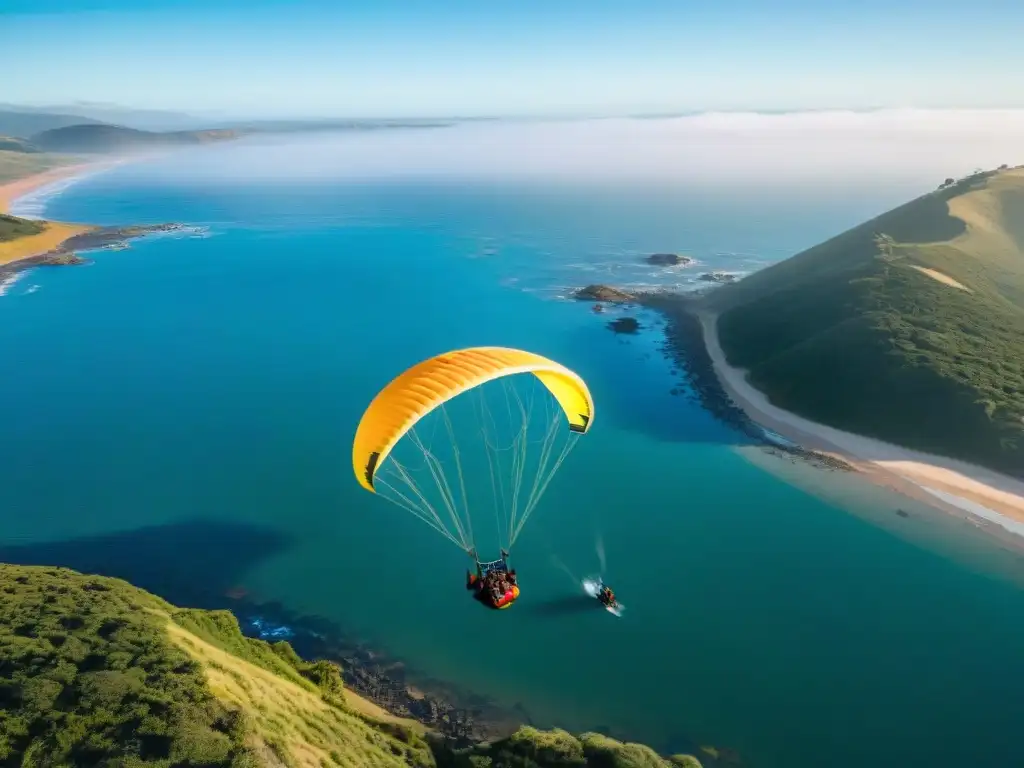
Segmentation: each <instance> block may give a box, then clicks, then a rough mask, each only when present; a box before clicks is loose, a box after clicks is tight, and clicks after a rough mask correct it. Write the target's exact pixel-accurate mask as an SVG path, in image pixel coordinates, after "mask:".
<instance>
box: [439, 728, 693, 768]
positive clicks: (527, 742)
mask: <svg viewBox="0 0 1024 768" xmlns="http://www.w3.org/2000/svg"><path fill="white" fill-rule="evenodd" d="M438 766H439V768H587V767H588V766H593V768H701V763H700V761H699V760H697V758H695V757H692V756H690V755H675V756H673V757H670V758H662V757H659V756H658V754H657V753H656V752H655V751H654V750H652V749H651V748H650V747H646V746H644V745H642V744H623V743H622V742H619V741H615V740H614V739H609V738H608V737H607V736H601V735H600V734H597V733H585V734H583V735H582V736H578V737H577V736H573V735H572V734H570V733H566V732H565V731H561V730H553V731H539V730H537V729H536V728H530V727H523V728H520V729H519V730H518V731H516V732H515V733H514V734H512V736H510V737H509V738H507V739H502V740H500V741H496V742H494V743H493V744H483V745H480V746H476V747H471V748H468V749H464V750H458V751H452V752H449V753H448V754H446V755H443V756H441V757H440V758H439V759H438Z"/></svg>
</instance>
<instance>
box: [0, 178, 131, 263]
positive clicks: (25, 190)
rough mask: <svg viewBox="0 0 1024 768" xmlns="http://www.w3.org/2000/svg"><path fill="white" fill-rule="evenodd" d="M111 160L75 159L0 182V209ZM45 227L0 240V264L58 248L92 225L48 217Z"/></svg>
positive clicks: (4, 208) (4, 210)
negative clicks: (59, 165) (85, 161)
mask: <svg viewBox="0 0 1024 768" xmlns="http://www.w3.org/2000/svg"><path fill="white" fill-rule="evenodd" d="M112 164H113V163H111V162H109V161H106V162H93V163H76V164H75V165H65V166H61V167H59V168H51V169H50V170H47V171H43V172H42V173H36V174H33V175H31V176H26V177H24V178H21V179H17V180H15V181H11V182H8V183H6V184H0V213H6V212H7V211H8V210H10V206H11V205H12V204H13V203H14V201H15V200H17V199H18V198H19V197H23V196H24V195H27V194H30V193H31V192H34V191H36V190H37V189H40V188H42V187H45V186H47V185H49V184H53V183H54V182H57V181H61V180H62V179H69V178H73V177H75V176H80V175H83V174H86V173H89V172H93V171H96V170H99V169H102V168H106V167H109V166H110V165H112ZM44 227H45V228H44V230H43V231H42V232H40V233H39V234H36V235H29V236H26V237H19V238H17V239H15V240H8V241H2V242H0V266H4V265H9V264H13V263H14V262H18V261H22V260H24V259H31V258H32V257H34V256H40V255H42V254H45V253H49V252H50V251H53V250H54V249H56V248H58V247H59V246H60V245H61V244H62V243H64V242H65V241H66V240H68V238H71V237H74V236H75V235H80V234H82V233H83V232H88V231H90V230H92V229H95V227H93V226H91V225H88V224H71V223H65V222H58V221H47V222H45V223H44Z"/></svg>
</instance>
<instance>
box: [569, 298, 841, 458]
mask: <svg viewBox="0 0 1024 768" xmlns="http://www.w3.org/2000/svg"><path fill="white" fill-rule="evenodd" d="M574 296H575V298H576V299H578V300H580V301H604V302H607V303H611V304H617V305H620V306H629V305H636V306H640V307H643V308H644V309H650V310H653V311H655V312H658V313H659V314H660V315H661V316H662V317H664V318H665V321H666V325H665V339H664V343H663V345H662V351H663V353H664V354H665V356H666V357H667V358H668V359H670V360H672V361H673V362H675V363H676V364H677V365H678V366H679V369H680V371H681V372H682V373H683V375H684V376H685V377H686V379H687V380H689V382H690V385H691V386H692V387H693V390H694V392H695V393H696V397H697V400H698V402H699V403H700V404H701V406H703V407H704V408H705V409H706V410H707V411H708V412H710V413H711V414H712V415H713V416H714V417H715V418H717V419H718V420H719V421H721V422H722V423H724V424H726V425H728V426H730V427H732V428H733V429H735V430H736V431H738V432H740V433H742V434H743V435H744V436H746V437H747V438H749V439H750V440H751V442H752V443H754V444H755V445H757V446H758V447H760V448H761V449H762V450H764V451H766V452H768V453H772V454H775V455H784V456H790V457H792V458H793V459H794V460H802V461H806V462H808V463H810V464H812V465H814V466H816V467H819V468H821V469H827V470H839V471H847V472H848V471H853V470H854V467H853V466H852V465H850V464H849V463H847V462H845V461H843V460H842V459H839V458H837V457H835V456H831V455H829V454H824V453H819V452H817V451H811V450H807V449H806V448H802V447H800V446H799V445H795V444H790V443H789V442H788V441H786V442H778V441H776V440H773V439H772V437H771V436H770V435H769V433H768V432H767V431H766V430H765V429H764V428H763V427H762V426H760V425H759V424H757V423H756V422H755V421H754V420H753V419H751V418H750V417H749V416H748V415H747V413H746V412H745V411H744V410H743V409H742V408H739V407H738V406H737V405H736V404H735V403H734V402H733V401H732V398H730V397H729V395H728V393H726V391H725V389H724V388H723V387H722V384H721V382H720V381H719V380H718V375H717V374H716V373H715V369H714V365H713V364H712V362H711V356H710V355H709V354H708V351H707V347H706V346H705V344H704V331H703V329H702V328H701V324H700V321H699V320H698V319H697V316H696V314H695V308H696V304H697V302H698V301H700V295H695V296H693V297H689V296H686V295H684V294H679V293H672V292H669V291H664V292H659V291H652V292H638V293H629V292H628V291H625V290H622V289H620V288H614V287H612V286H607V285H588V286H585V287H583V288H580V289H579V290H578V291H576V293H575V294H574Z"/></svg>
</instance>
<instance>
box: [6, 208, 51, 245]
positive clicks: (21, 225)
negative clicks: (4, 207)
mask: <svg viewBox="0 0 1024 768" xmlns="http://www.w3.org/2000/svg"><path fill="white" fill-rule="evenodd" d="M43 229H44V227H43V225H42V224H40V223H39V222H37V221H29V220H28V219H19V218H18V217H17V216H8V215H7V214H6V213H0V243H2V242H5V241H7V240H17V239H18V238H19V237H27V236H29V235H38V234H39V233H40V232H42V231H43Z"/></svg>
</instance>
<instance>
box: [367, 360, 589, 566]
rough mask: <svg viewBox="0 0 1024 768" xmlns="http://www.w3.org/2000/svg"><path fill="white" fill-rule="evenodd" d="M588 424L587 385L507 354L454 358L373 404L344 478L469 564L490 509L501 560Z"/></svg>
mask: <svg viewBox="0 0 1024 768" xmlns="http://www.w3.org/2000/svg"><path fill="white" fill-rule="evenodd" d="M593 418H594V402H593V398H592V397H591V395H590V391H589V389H588V388H587V385H586V383H585V382H584V381H583V379H582V378H580V377H579V376H578V375H577V374H576V373H574V372H573V371H571V370H569V369H568V368H566V367H565V366H563V365H561V364H560V363H557V362H555V361H553V360H550V359H548V358H546V357H542V356H541V355H537V354H535V353H532V352H527V351H524V350H519V349H511V348H508V347H472V348H468V349H459V350H455V351H452V352H446V353H444V354H441V355H437V356H436V357H432V358H430V359H428V360H424V361H423V362H420V363H417V364H416V365H414V366H412V367H411V368H409V369H408V370H406V371H405V372H403V373H401V374H399V375H398V376H397V377H396V378H395V379H393V380H392V381H391V382H390V383H389V384H388V385H387V386H386V387H384V389H382V390H381V391H380V392H379V393H378V394H377V396H376V397H374V399H373V401H372V402H371V403H370V405H369V407H368V408H367V409H366V412H365V413H364V414H363V417H362V419H361V420H360V422H359V427H358V428H357V430H356V435H355V439H354V441H353V445H352V468H353V471H354V473H355V476H356V480H357V481H358V482H359V484H360V485H361V486H362V487H363V488H364V489H366V490H367V491H370V492H371V493H375V494H377V495H379V496H382V497H384V498H387V499H388V500H389V501H392V502H393V503H395V504H397V505H398V506H401V507H402V508H404V509H406V510H408V511H410V512H412V513H413V514H414V515H416V516H417V517H419V518H420V519H421V520H423V521H424V522H425V523H427V524H428V525H430V526H431V527H432V528H434V529H435V530H437V531H438V532H439V533H441V534H442V535H444V536H445V537H446V538H447V539H449V540H450V541H452V542H453V543H455V544H456V545H457V546H459V547H460V548H461V549H463V550H464V551H465V552H467V553H470V554H473V556H474V558H475V557H476V556H475V546H474V533H473V522H474V520H473V517H474V515H477V514H483V513H484V512H485V511H486V508H487V507H492V508H493V511H494V516H495V520H496V522H497V531H498V540H499V541H498V543H499V547H500V549H501V551H502V552H503V555H504V554H505V553H507V550H509V549H510V548H511V546H512V544H513V543H514V542H515V539H516V538H517V536H518V535H519V532H520V531H521V530H522V527H523V525H524V524H525V522H526V519H527V518H528V517H529V516H530V514H531V512H532V511H533V509H534V508H535V507H536V505H537V503H538V502H539V501H540V498H541V496H542V495H543V494H544V492H545V490H546V489H547V487H548V484H549V483H550V482H551V479H552V477H553V476H554V474H555V472H556V471H557V470H558V469H559V467H560V466H561V464H562V462H563V461H564V460H565V458H566V457H567V456H568V454H569V452H570V451H571V450H572V448H573V446H574V445H575V443H576V439H577V438H578V436H579V435H582V434H586V433H587V431H588V430H589V429H590V427H591V425H592V424H593ZM530 478H532V481H531V480H530ZM471 497H472V499H471ZM471 501H472V503H471ZM477 562H478V563H479V564H480V565H481V566H482V565H484V563H480V561H479V560H477ZM495 562H504V557H503V558H502V560H501V561H495Z"/></svg>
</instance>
